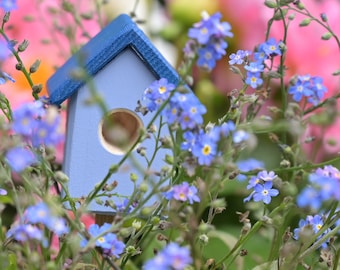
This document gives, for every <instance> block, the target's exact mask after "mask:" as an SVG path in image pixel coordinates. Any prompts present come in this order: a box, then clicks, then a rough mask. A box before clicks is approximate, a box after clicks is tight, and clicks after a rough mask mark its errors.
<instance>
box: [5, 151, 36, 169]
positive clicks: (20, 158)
mask: <svg viewBox="0 0 340 270" xmlns="http://www.w3.org/2000/svg"><path fill="white" fill-rule="evenodd" d="M6 161H7V163H8V165H9V166H10V167H11V169H12V170H13V171H15V172H21V171H23V170H24V169H26V168H27V167H28V166H31V165H32V164H34V163H36V162H37V159H36V157H35V155H34V154H33V153H32V152H31V151H30V150H29V149H27V148H24V147H20V146H17V147H14V148H12V149H10V150H8V151H7V153H6Z"/></svg>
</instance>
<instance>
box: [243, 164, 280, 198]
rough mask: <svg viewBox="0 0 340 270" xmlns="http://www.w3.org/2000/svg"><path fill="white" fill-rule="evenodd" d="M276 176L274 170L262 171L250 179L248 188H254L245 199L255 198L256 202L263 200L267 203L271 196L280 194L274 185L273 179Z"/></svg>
mask: <svg viewBox="0 0 340 270" xmlns="http://www.w3.org/2000/svg"><path fill="white" fill-rule="evenodd" d="M275 178H276V175H275V173H274V172H269V173H268V172H267V171H261V172H259V173H258V174H257V175H256V176H252V177H251V178H250V179H249V182H248V185H247V189H254V190H253V191H252V192H251V193H250V195H249V196H248V197H246V198H245V199H244V200H243V201H244V202H248V201H250V200H251V199H253V200H254V201H255V202H259V201H263V202H264V203H265V204H269V203H270V202H271V197H275V196H277V195H278V194H279V191H278V190H277V189H274V188H272V187H273V180H274V179H275Z"/></svg>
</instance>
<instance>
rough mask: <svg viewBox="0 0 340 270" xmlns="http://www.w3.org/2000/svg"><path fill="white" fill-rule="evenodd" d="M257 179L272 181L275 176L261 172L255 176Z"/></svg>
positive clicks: (272, 173)
mask: <svg viewBox="0 0 340 270" xmlns="http://www.w3.org/2000/svg"><path fill="white" fill-rule="evenodd" d="M257 177H258V178H260V179H262V180H263V181H265V182H266V181H273V180H274V179H275V178H276V177H277V175H276V174H275V173H274V172H273V171H270V172H267V171H261V172H259V173H258V174H257Z"/></svg>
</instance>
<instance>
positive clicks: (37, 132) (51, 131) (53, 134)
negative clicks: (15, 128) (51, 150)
mask: <svg viewBox="0 0 340 270" xmlns="http://www.w3.org/2000/svg"><path fill="white" fill-rule="evenodd" d="M60 124H61V118H60V115H59V114H56V115H55V116H54V119H49V120H47V119H42V120H37V123H36V127H35V128H34V130H33V131H32V135H31V140H32V145H33V146H34V147H38V146H39V145H46V146H56V145H58V144H59V143H61V142H62V141H63V139H64V136H63V134H62V133H61V131H60V128H59V127H60Z"/></svg>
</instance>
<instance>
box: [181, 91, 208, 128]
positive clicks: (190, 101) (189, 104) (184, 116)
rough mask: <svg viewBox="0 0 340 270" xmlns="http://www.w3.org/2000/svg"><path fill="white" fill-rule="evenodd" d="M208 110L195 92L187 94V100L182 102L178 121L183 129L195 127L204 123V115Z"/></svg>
mask: <svg viewBox="0 0 340 270" xmlns="http://www.w3.org/2000/svg"><path fill="white" fill-rule="evenodd" d="M206 112H207V109H206V107H205V106H204V105H203V104H202V103H201V102H200V101H199V100H198V98H197V97H196V96H194V94H192V93H191V94H187V100H186V102H183V103H182V108H181V111H180V113H179V117H178V122H179V124H180V126H181V128H182V129H183V130H186V129H194V128H196V127H197V126H198V125H201V124H203V115H204V114H205V113H206Z"/></svg>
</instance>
